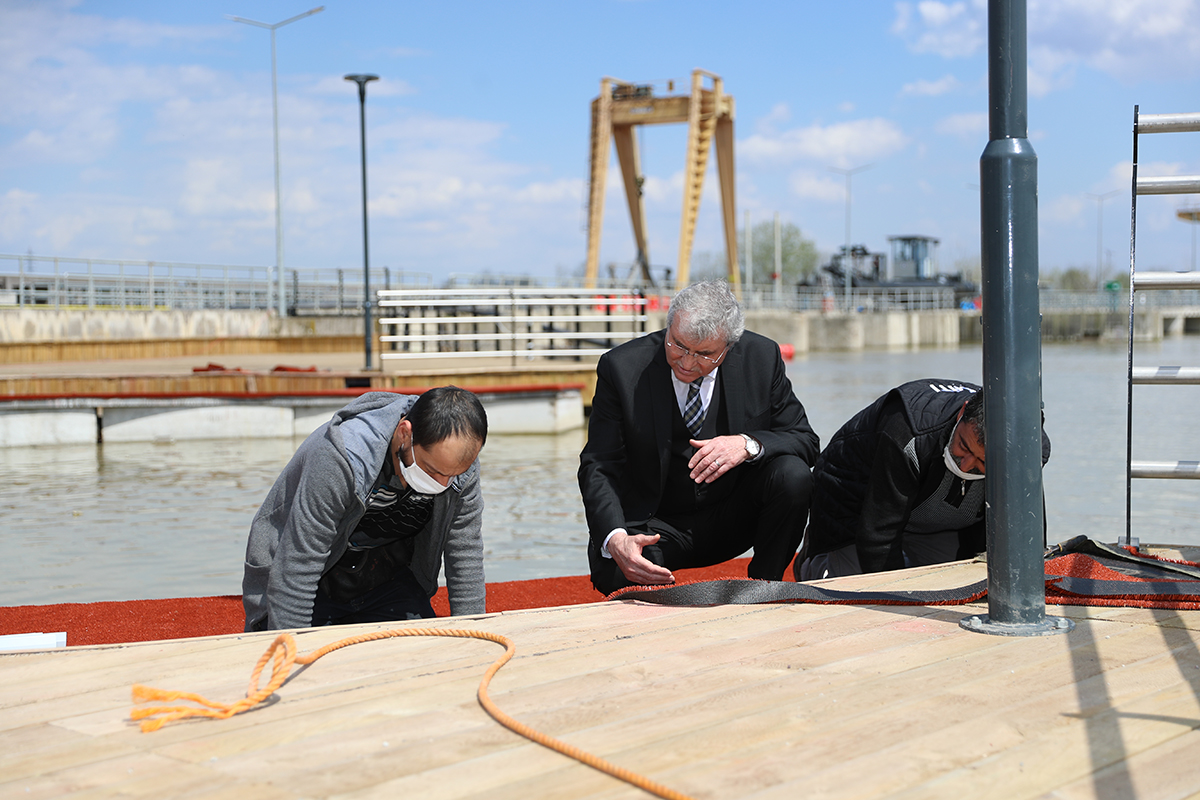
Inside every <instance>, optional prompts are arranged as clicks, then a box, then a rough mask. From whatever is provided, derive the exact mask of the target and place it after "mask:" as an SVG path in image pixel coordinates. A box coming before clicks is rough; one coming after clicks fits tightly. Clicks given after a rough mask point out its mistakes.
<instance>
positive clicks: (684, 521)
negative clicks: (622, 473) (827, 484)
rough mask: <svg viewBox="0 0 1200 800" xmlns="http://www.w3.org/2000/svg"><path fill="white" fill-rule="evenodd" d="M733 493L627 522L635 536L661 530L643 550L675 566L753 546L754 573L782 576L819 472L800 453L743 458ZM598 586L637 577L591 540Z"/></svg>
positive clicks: (701, 563) (706, 562)
mask: <svg viewBox="0 0 1200 800" xmlns="http://www.w3.org/2000/svg"><path fill="white" fill-rule="evenodd" d="M737 469H744V470H746V472H745V473H744V474H743V475H741V476H739V479H738V485H737V487H736V489H735V490H734V492H733V494H732V495H730V496H729V497H728V498H726V499H725V500H724V501H722V502H721V503H719V504H716V505H714V506H712V507H708V508H703V509H700V510H698V511H695V512H692V513H688V514H662V515H661V516H655V517H651V518H650V519H649V520H647V521H646V522H643V523H641V524H627V525H626V526H625V529H626V530H627V531H628V532H629V533H630V535H634V534H639V533H644V534H649V535H653V534H658V535H659V536H660V537H661V538H660V539H659V541H658V542H657V543H655V544H652V545H649V546H648V547H644V548H642V556H643V557H644V558H645V559H646V560H648V561H651V562H653V563H655V564H658V565H659V566H662V567H666V568H667V569H669V570H676V569H688V568H691V567H708V566H712V565H713V564H720V563H722V562H724V561H728V560H730V559H731V558H737V557H738V556H740V555H742V554H743V553H745V552H746V551H747V550H749V549H750V548H754V557H753V558H751V560H750V566H749V568H748V570H747V574H748V576H749V577H751V578H759V579H763V580H772V581H778V580H783V573H784V571H785V570H786V569H787V567H788V564H790V563H791V561H792V557H793V556H794V555H795V554H796V548H797V547H799V546H800V539H801V537H802V536H803V534H804V525H805V523H806V521H807V520H808V506H809V500H810V498H811V496H812V471H811V470H810V469H809V466H808V465H807V464H805V463H804V461H803V459H801V458H799V457H798V456H792V455H782V456H776V457H775V458H772V459H770V460H769V461H766V462H764V463H762V464H743V465H741V466H739V467H737ZM588 560H589V562H590V565H591V570H592V585H593V586H595V587H596V589H598V590H599V591H601V592H603V593H605V594H609V593H611V592H615V591H616V590H617V589H621V588H623V587H625V586H629V585H630V582H629V580H627V579H626V578H625V575H624V574H623V573H622V572H621V570H620V569H619V568H618V567H617V563H616V561H614V560H613V559H611V558H604V557H603V556H602V555H600V552H599V548H598V547H597V546H596V544H595V543H594V542H592V543H591V544H590V545H589V547H588Z"/></svg>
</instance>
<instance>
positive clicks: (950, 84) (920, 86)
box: [900, 75, 962, 97]
mask: <svg viewBox="0 0 1200 800" xmlns="http://www.w3.org/2000/svg"><path fill="white" fill-rule="evenodd" d="M961 85H962V84H961V83H960V82H959V80H958V78H956V77H954V76H953V75H943V76H942V77H940V78H938V79H937V80H936V81H926V80H919V81H913V82H912V83H906V84H904V86H903V87H902V88H901V89H900V94H902V95H916V96H918V97H937V96H939V95H943V94H947V93H949V92H953V91H955V90H956V89H958V88H959V87H960V86H961Z"/></svg>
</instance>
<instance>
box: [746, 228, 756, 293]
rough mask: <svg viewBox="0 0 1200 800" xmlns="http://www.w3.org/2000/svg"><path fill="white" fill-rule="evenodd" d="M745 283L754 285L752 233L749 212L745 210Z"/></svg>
mask: <svg viewBox="0 0 1200 800" xmlns="http://www.w3.org/2000/svg"><path fill="white" fill-rule="evenodd" d="M746 276H747V277H746V283H747V284H748V285H750V286H753V285H754V232H753V231H751V229H750V210H749V209H747V210H746Z"/></svg>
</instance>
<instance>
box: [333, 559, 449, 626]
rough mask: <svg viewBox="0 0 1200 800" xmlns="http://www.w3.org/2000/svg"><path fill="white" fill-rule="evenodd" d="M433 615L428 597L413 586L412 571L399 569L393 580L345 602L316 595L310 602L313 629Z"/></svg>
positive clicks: (416, 585)
mask: <svg viewBox="0 0 1200 800" xmlns="http://www.w3.org/2000/svg"><path fill="white" fill-rule="evenodd" d="M434 616H437V615H436V614H434V613H433V606H431V605H430V604H429V596H428V595H427V594H425V590H424V589H422V588H421V584H419V583H417V579H416V578H415V577H414V576H413V574H412V570H410V569H409V568H408V567H400V569H399V572H397V574H396V577H394V578H392V579H391V580H390V581H388V582H387V583H385V584H383V585H382V586H377V587H375V588H374V589H372V590H371V591H369V592H367V593H366V594H364V595H360V596H359V597H356V598H354V599H353V600H350V601H348V602H345V603H336V602H334V601H333V600H330V599H329V598H328V597H325V596H324V595H322V594H321V592H319V591H318V592H317V596H316V598H314V600H313V614H312V624H313V627H317V626H319V625H349V624H352V623H356V622H394V621H396V620H402V619H426V618H429V617H434Z"/></svg>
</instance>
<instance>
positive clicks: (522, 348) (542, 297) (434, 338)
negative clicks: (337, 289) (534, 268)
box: [379, 286, 649, 367]
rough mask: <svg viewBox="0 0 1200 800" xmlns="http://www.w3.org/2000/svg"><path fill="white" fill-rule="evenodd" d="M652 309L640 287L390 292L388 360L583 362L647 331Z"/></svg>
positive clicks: (385, 319)
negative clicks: (616, 288) (586, 357)
mask: <svg viewBox="0 0 1200 800" xmlns="http://www.w3.org/2000/svg"><path fill="white" fill-rule="evenodd" d="M648 304H649V303H648V301H647V299H646V298H645V297H644V296H642V294H641V292H640V291H639V290H636V289H631V290H627V291H624V292H615V291H611V290H609V291H597V290H594V289H593V290H579V289H542V288H534V287H524V286H522V287H516V286H512V287H508V288H493V287H483V288H479V289H426V290H419V289H399V290H396V289H393V290H387V289H385V290H382V291H380V292H379V306H380V313H381V315H382V317H381V319H380V320H379V325H380V326H381V328H383V329H384V330H385V331H389V330H390V331H392V332H391V333H384V334H383V335H382V336H380V337H379V340H380V344H381V345H382V347H383V350H382V352H381V353H380V358H381V359H423V358H489V359H491V358H507V359H509V361H510V362H511V364H512V366H514V367H515V366H517V363H518V360H519V359H520V360H531V359H535V358H543V359H544V358H551V359H554V358H570V359H572V360H575V361H578V360H580V359H581V358H582V357H583V356H598V355H601V354H603V353H605V352H607V351H608V350H609V349H610V348H612V347H615V346H616V345H618V344H620V343H621V342H625V341H628V340H630V339H633V338H635V337H637V336H641V335H642V334H643V333H645V332H646V321H647V314H646V309H647V306H648Z"/></svg>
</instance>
